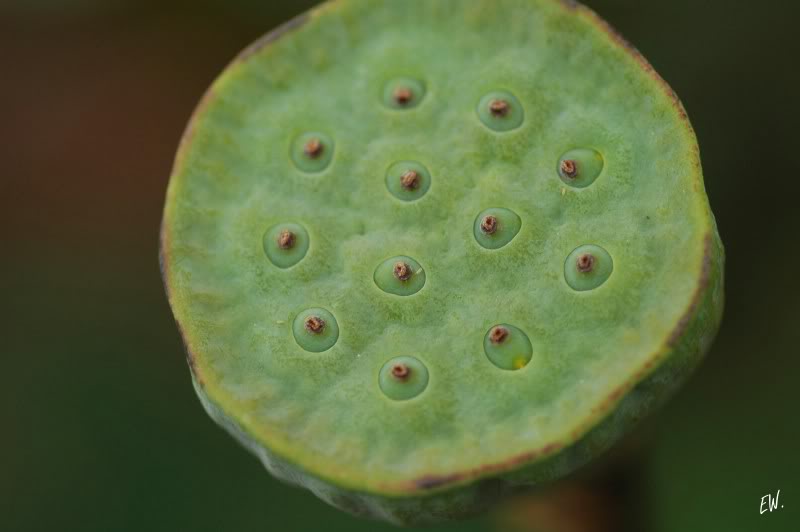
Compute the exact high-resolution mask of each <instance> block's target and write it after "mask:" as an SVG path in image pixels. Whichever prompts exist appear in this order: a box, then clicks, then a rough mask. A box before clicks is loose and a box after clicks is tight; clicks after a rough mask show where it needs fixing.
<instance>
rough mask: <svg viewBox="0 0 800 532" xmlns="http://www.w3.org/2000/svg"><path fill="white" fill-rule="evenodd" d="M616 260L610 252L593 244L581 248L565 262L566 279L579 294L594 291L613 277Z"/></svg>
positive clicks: (576, 249)
mask: <svg viewBox="0 0 800 532" xmlns="http://www.w3.org/2000/svg"><path fill="white" fill-rule="evenodd" d="M613 271H614V259H612V258H611V255H609V254H608V251H606V250H605V249H603V248H601V247H600V246H595V245H592V244H586V245H584V246H579V247H577V248H575V250H574V251H573V252H572V253H570V254H569V257H567V260H565V261H564V279H566V281H567V284H568V285H569V286H570V287H571V288H572V289H573V290H577V291H579V292H583V291H585V290H594V289H595V288H597V287H598V286H600V285H601V284H603V283H604V282H606V281H607V280H608V278H609V277H611V273H612V272H613Z"/></svg>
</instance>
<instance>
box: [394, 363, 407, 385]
mask: <svg viewBox="0 0 800 532" xmlns="http://www.w3.org/2000/svg"><path fill="white" fill-rule="evenodd" d="M409 375H411V368H409V367H408V366H407V365H405V364H403V363H402V362H399V363H397V364H395V365H393V366H392V377H394V378H395V379H398V380H401V381H404V380H407V379H408V377H409Z"/></svg>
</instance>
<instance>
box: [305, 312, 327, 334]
mask: <svg viewBox="0 0 800 532" xmlns="http://www.w3.org/2000/svg"><path fill="white" fill-rule="evenodd" d="M303 325H304V326H305V328H306V330H307V331H308V332H310V333H311V334H322V331H324V330H325V320H323V319H322V318H320V317H319V316H309V317H307V318H306V319H305V322H304V324H303Z"/></svg>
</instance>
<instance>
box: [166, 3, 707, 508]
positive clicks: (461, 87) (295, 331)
mask: <svg viewBox="0 0 800 532" xmlns="http://www.w3.org/2000/svg"><path fill="white" fill-rule="evenodd" d="M396 163H397V166H395V165H396ZM412 163H413V164H412ZM415 165H416V166H415ZM428 187H429V188H428ZM487 209H488V210H487ZM161 261H162V268H163V276H164V281H165V286H166V290H167V293H168V297H169V301H170V304H171V307H172V310H173V312H174V315H175V318H176V321H177V323H178V325H179V328H180V330H181V333H182V335H183V338H184V340H185V344H186V351H187V357H188V361H189V367H190V369H191V375H192V378H193V382H194V385H195V389H196V391H197V393H198V395H199V397H200V399H201V401H202V403H203V405H204V407H205V408H206V410H207V411H208V413H209V414H210V415H211V417H212V418H213V419H214V420H216V421H217V422H218V423H219V424H220V425H222V426H223V427H224V428H225V429H226V430H228V431H229V432H230V433H231V434H232V435H233V436H234V437H236V439H238V440H239V441H240V442H242V443H243V444H244V445H245V446H246V447H247V448H248V449H250V450H251V451H252V452H254V453H255V454H256V455H257V456H258V457H259V458H260V459H261V461H262V462H263V463H264V464H265V466H266V467H267V469H268V470H269V471H270V472H272V474H274V475H275V476H277V477H279V478H281V479H284V480H286V481H287V482H290V483H293V484H296V485H299V486H303V487H305V488H308V489H310V490H311V491H313V492H314V493H315V494H316V495H318V496H319V497H321V498H322V499H324V500H325V501H327V502H328V503H330V504H333V505H335V506H337V507H339V508H342V509H344V510H346V511H349V512H352V513H355V514H358V515H363V516H371V517H375V518H379V519H384V520H388V521H392V522H394V523H398V524H414V523H424V522H435V521H442V520H446V519H454V518H458V517H463V516H465V515H469V514H473V513H475V512H479V511H481V510H482V509H484V508H486V507H487V506H488V505H489V504H492V503H493V502H494V501H496V500H498V499H501V498H503V497H504V496H505V495H507V494H510V493H513V492H514V491H516V490H517V489H518V488H519V487H520V486H541V485H544V484H545V483H548V482H550V481H553V480H555V479H558V478H560V477H562V476H564V475H567V474H569V473H570V472H573V471H575V470H576V469H577V468H579V467H581V466H583V465H584V464H586V463H587V462H589V461H591V460H593V459H594V458H596V457H598V456H600V455H601V454H602V453H603V452H604V451H605V450H606V449H608V448H609V447H610V446H611V445H612V444H613V443H614V442H615V441H617V440H618V439H619V438H621V437H622V436H623V435H624V434H625V433H626V432H627V431H629V430H630V428H631V427H632V426H633V425H635V423H636V422H637V421H638V420H640V419H641V418H642V417H643V416H645V415H647V414H648V413H649V412H651V411H652V410H653V409H654V408H655V407H657V406H658V405H659V404H661V403H663V402H664V401H665V400H666V399H667V398H668V397H669V396H670V394H671V393H672V392H673V391H674V390H676V389H677V387H678V386H679V385H680V384H681V383H682V382H683V381H684V380H685V379H686V378H687V377H688V375H690V374H691V372H692V370H693V369H694V368H695V367H696V365H697V364H698V363H699V361H700V360H701V358H702V356H703V354H704V353H705V352H706V351H707V349H708V347H709V345H710V343H711V341H712V339H713V337H714V335H715V333H716V330H717V327H718V325H719V321H720V319H721V309H722V282H723V281H722V279H723V276H722V267H723V249H722V245H721V243H720V240H719V237H718V235H717V231H716V227H715V223H714V218H713V216H712V213H711V210H710V208H709V204H708V199H707V197H706V194H705V191H704V185H703V178H702V172H701V165H700V159H699V151H698V147H697V143H696V140H695V137H694V134H693V132H692V128H691V126H690V124H689V121H688V119H687V116H686V113H685V111H684V109H683V107H682V106H681V104H680V102H679V100H678V99H677V97H676V96H675V95H674V93H673V92H672V91H671V90H670V89H669V87H668V86H667V85H666V83H665V82H664V81H663V80H662V79H661V78H660V77H659V76H658V75H657V74H656V73H655V72H654V70H653V69H652V67H650V65H648V64H647V62H646V61H645V60H644V59H643V58H642V57H641V55H639V54H638V52H636V51H635V50H634V49H633V48H631V47H630V46H628V45H627V44H626V43H625V42H624V41H623V40H622V39H621V38H620V37H618V36H617V35H616V34H614V33H613V32H612V30H611V29H610V28H609V27H608V26H607V25H606V24H605V23H604V22H603V21H602V20H600V19H599V18H598V17H597V15H595V14H594V13H593V12H591V11H590V10H588V9H586V8H584V7H582V6H579V5H577V4H575V3H573V2H565V1H564V2H562V1H557V0H472V1H470V2H464V1H462V0H437V1H435V2H432V1H430V0H405V1H403V2H365V1H361V0H337V1H335V2H330V3H325V4H322V5H320V6H319V7H317V8H316V9H314V10H312V11H311V12H309V13H307V14H305V15H303V16H301V17H300V18H298V19H296V20H294V21H292V22H290V23H289V24H287V25H286V26H284V27H283V28H281V29H279V30H277V31H276V32H274V33H271V34H269V35H268V36H267V37H265V38H264V39H262V40H261V41H259V42H257V43H256V44H255V45H253V46H252V47H250V48H249V49H248V50H246V51H245V52H244V53H243V54H242V55H241V56H239V58H238V59H237V60H235V61H234V62H233V63H232V64H231V65H230V67H229V68H228V69H227V70H225V72H224V73H223V74H222V75H221V77H220V78H219V79H218V80H217V81H216V82H215V83H214V84H213V86H212V87H211V89H210V90H209V92H208V94H207V95H206V96H205V98H204V99H203V101H202V103H201V104H200V106H199V107H198V109H197V111H196V113H195V115H194V117H193V118H192V120H191V123H190V125H189V127H188V129H187V132H186V134H185V136H184V139H183V141H182V143H181V146H180V148H179V150H178V153H177V156H176V161H175V166H174V170H173V172H172V176H171V181H170V185H169V189H168V192H167V198H166V205H165V211H164V221H163V229H162V235H161Z"/></svg>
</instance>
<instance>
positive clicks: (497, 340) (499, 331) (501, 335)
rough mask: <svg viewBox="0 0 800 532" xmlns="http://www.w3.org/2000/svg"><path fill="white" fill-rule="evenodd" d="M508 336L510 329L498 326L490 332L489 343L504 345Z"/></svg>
mask: <svg viewBox="0 0 800 532" xmlns="http://www.w3.org/2000/svg"><path fill="white" fill-rule="evenodd" d="M508 334H509V332H508V329H506V328H505V327H501V326H500V325H498V326H497V327H493V328H492V330H491V331H490V332H489V341H491V342H492V343H493V344H502V343H503V342H505V341H506V338H508Z"/></svg>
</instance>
